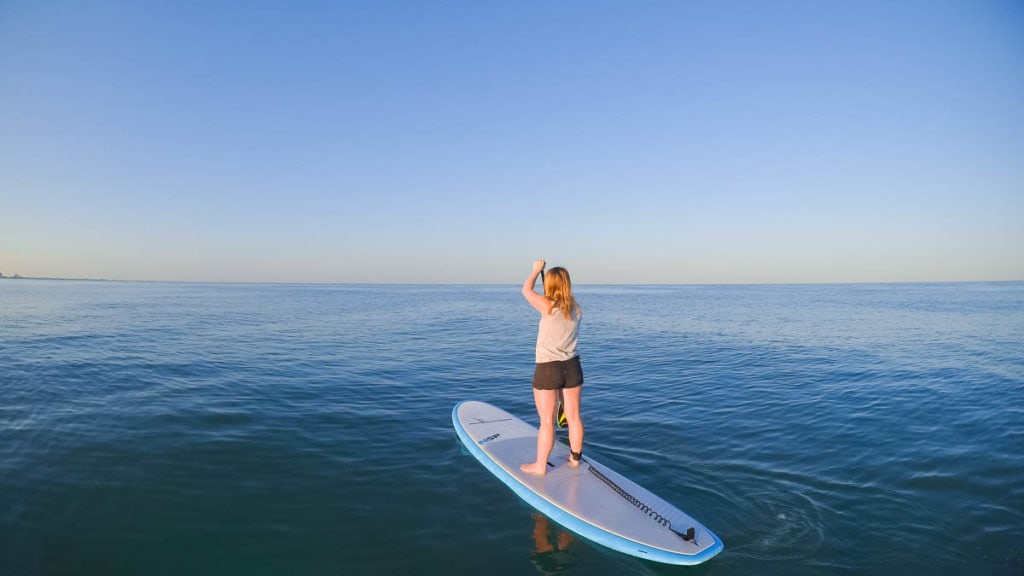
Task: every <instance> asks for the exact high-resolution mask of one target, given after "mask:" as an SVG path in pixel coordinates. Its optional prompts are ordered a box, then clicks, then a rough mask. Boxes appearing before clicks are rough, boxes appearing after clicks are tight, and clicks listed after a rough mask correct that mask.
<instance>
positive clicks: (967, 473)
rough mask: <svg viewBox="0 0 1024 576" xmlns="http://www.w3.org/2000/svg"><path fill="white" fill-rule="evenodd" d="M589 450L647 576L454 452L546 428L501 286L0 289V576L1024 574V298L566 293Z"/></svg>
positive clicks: (683, 290) (818, 291) (526, 329)
mask: <svg viewBox="0 0 1024 576" xmlns="http://www.w3.org/2000/svg"><path fill="white" fill-rule="evenodd" d="M577 295H578V297H579V300H580V303H581V305H582V307H583V311H584V323H583V325H582V328H581V336H580V350H581V356H582V358H583V366H584V371H585V374H586V384H585V386H584V393H583V394H584V397H583V410H584V418H585V421H586V424H587V452H588V453H589V454H590V455H592V456H594V457H595V458H597V459H599V460H600V461H602V462H603V463H605V464H608V465H609V466H611V467H612V468H615V469H617V470H619V471H620V472H624V473H626V474H627V475H628V476H629V477H630V478H631V479H633V480H634V481H636V482H638V483H639V484H641V485H643V486H645V487H646V488H648V489H650V490H651V491H653V492H655V493H656V494H658V495H660V496H661V497H663V498H665V499H666V500H668V501H670V502H673V503H675V504H676V505H677V506H678V507H679V508H681V509H683V510H685V511H687V512H689V513H690V514H691V515H693V516H694V517H695V518H697V519H698V520H700V521H701V522H703V523H704V524H706V525H707V526H708V527H709V528H711V529H712V530H714V531H715V532H716V533H717V534H718V535H719V536H720V537H721V538H722V539H723V541H724V542H725V550H724V551H723V552H722V553H721V554H720V555H719V556H717V557H716V558H714V559H713V560H711V561H710V562H708V563H707V564H704V565H702V566H699V567H696V568H678V567H669V566H661V565H656V564H651V563H647V562H645V561H642V560H637V559H634V558H631V557H627V556H623V555H620V554H617V553H615V552H610V551H607V550H605V549H602V548H600V547H597V546H594V545H591V544H589V543H587V542H586V541H582V540H579V539H576V538H573V537H572V536H571V535H570V534H567V533H564V532H562V531H561V530H559V529H558V527H557V526H555V525H550V524H549V523H548V522H546V521H545V519H544V518H543V517H538V516H536V515H535V514H532V513H531V510H530V509H529V508H527V507H526V506H525V505H524V504H522V503H521V501H520V500H519V499H518V498H517V497H516V496H515V495H514V494H513V493H512V492H511V491H510V490H509V489H508V488H506V487H505V486H504V485H503V484H501V483H500V482H499V481H498V480H497V479H495V478H494V477H493V476H491V475H490V474H489V473H488V472H487V471H486V470H485V469H484V468H483V466H481V465H480V464H478V463H477V462H476V461H475V460H473V459H472V458H471V457H469V456H465V455H463V454H462V453H461V451H460V448H459V445H458V443H457V440H456V439H455V435H454V432H453V430H452V424H451V410H452V408H453V406H454V405H455V404H456V403H457V402H458V401H460V400H464V399H478V400H485V401H488V402H491V403H494V404H497V405H498V406H501V407H502V408H505V409H506V410H509V411H511V412H513V413H514V414H517V415H520V416H521V417H523V418H524V419H526V420H527V421H529V422H536V416H535V414H534V412H533V404H532V398H531V393H530V377H531V375H532V369H533V341H534V337H535V334H536V321H537V318H536V316H535V313H534V312H532V309H531V308H529V306H528V305H527V304H526V303H525V301H523V300H522V298H521V296H520V295H519V289H518V287H517V286H363V285H248V284H175V283H128V282H73V281H37V280H0V574H4V575H6V574H11V575H36V574H40V575H49V574H90V575H92V574H97V575H103V574H112V575H120V574H129V575H131V574H147V575H150V574H151V575H162V574H168V575H181V574H288V575H292V574H299V575H302V574H309V575H319V574H331V575H335V574H454V575H459V574H478V573H479V574H489V575H490V574H538V573H541V574H548V573H564V574H585V575H591V574H596V575H600V574H608V575H620V574H730V575H733V574H780V575H800V574H851V575H852V574H858V575H860V574H900V575H903V574H923V575H927V576H937V575H940V574H970V575H971V576H981V575H987V574H998V575H1011V574H1017V575H1019V574H1024V283H995V284H985V283H976V284H975V283H972V284H892V285H824V286H823V285H813V286H582V287H578V288H577Z"/></svg>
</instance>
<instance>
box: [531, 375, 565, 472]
mask: <svg viewBox="0 0 1024 576" xmlns="http://www.w3.org/2000/svg"><path fill="white" fill-rule="evenodd" d="M557 401H558V391H557V390H537V389H536V388H534V389H533V402H534V403H535V404H536V405H537V416H540V430H538V431H537V460H535V461H534V462H531V463H529V464H523V465H522V466H520V467H519V469H520V470H522V471H523V472H529V473H530V474H537V475H538V476H543V475H544V474H546V473H547V471H548V456H550V455H551V448H553V447H554V445H555V405H556V403H557ZM577 412H578V410H577Z"/></svg>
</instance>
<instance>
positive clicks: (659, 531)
mask: <svg viewBox="0 0 1024 576" xmlns="http://www.w3.org/2000/svg"><path fill="white" fill-rule="evenodd" d="M452 423H453V424H454V426H455V432H456V433H457V434H458V436H459V439H460V440H461V441H462V444H463V445H464V446H465V447H466V449H467V450H468V451H469V453H470V454H472V455H473V456H474V457H475V458H476V459H477V460H479V461H480V462H481V463H482V464H483V465H484V467H485V468H487V470H488V471H489V472H491V474H494V475H495V476H496V477H497V478H498V479H499V480H501V481H502V482H504V483H505V484H506V485H507V486H508V487H509V488H511V489H512V491H513V492H515V493H516V495H517V496H519V497H520V498H522V499H523V500H524V501H526V503H527V504H529V505H530V506H532V507H534V508H535V509H537V511H539V512H541V513H542V514H544V515H545V516H547V517H548V518H551V519H552V520H554V521H555V522H558V523H559V524H561V525H562V526H563V527H565V528H566V529H568V530H570V531H572V532H575V533H576V534H578V535H580V536H582V537H583V538H586V539H588V540H591V541H593V542H596V543H598V544H601V545H603V546H606V547H608V548H611V549H613V550H617V551H619V552H623V553H625V554H629V555H631V556H636V557H638V558H644V559H646V560H652V561H654V562H661V563H665V564H681V565H693V564H700V563H701V562H705V561H707V560H708V559H710V558H711V557H713V556H714V555H716V554H718V553H719V552H721V551H722V541H721V540H719V538H718V536H715V534H714V533H713V532H712V531H711V530H709V529H708V528H706V527H705V526H703V525H702V524H701V523H699V522H697V521H696V520H694V519H693V518H691V517H690V516H689V515H687V514H686V513H685V512H683V511H681V510H679V509H678V508H676V507H675V506H673V505H672V504H669V503H668V502H666V501H665V500H662V499H661V498H659V497H658V496H655V495H654V494H653V493H651V492H650V491H648V490H646V489H644V488H642V487H640V486H639V485H637V484H636V483H634V482H632V481H630V480H628V479H627V478H626V477H624V476H622V475H621V474H619V473H617V472H615V471H613V470H611V469H609V468H608V467H607V466H604V465H602V464H600V463H598V462H597V461H596V460H594V459H593V458H591V457H590V456H588V455H586V454H584V456H583V459H582V461H581V462H580V465H579V466H578V467H573V466H570V465H569V463H568V458H569V448H568V447H567V446H565V445H563V444H561V443H559V442H556V443H555V447H554V449H553V450H552V451H551V457H550V459H549V461H548V472H547V474H546V475H544V476H535V475H533V474H527V473H525V472H523V471H521V470H520V469H519V465H520V464H523V463H525V462H532V461H533V460H534V458H536V451H537V428H535V427H533V426H531V425H530V424H527V423H526V422H523V421H522V420H520V419H519V418H516V417H515V416H513V415H512V414H509V413H508V412H506V411H504V410H502V409H501V408H498V407H496V406H492V405H491V404H487V403H486V402H477V401H473V400H467V401H464V402H460V403H459V404H457V405H456V406H455V409H454V410H452Z"/></svg>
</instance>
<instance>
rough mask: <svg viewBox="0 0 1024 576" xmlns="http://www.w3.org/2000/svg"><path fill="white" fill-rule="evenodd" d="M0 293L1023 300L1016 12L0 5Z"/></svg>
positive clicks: (1021, 6)
mask: <svg viewBox="0 0 1024 576" xmlns="http://www.w3.org/2000/svg"><path fill="white" fill-rule="evenodd" d="M0 212H2V214H3V224H2V225H0V272H2V273H3V274H6V275H12V274H16V273H17V274H20V275H22V276H60V277H88V278H108V279H134V280H186V281H258V282H401V283H420V282H422V283H438V282H439V283H449V282H451V283H518V282H521V281H522V278H523V277H524V276H525V275H526V273H527V272H528V271H529V268H530V263H531V262H532V260H533V259H534V258H536V257H542V256H543V257H546V258H547V259H548V260H549V262H550V263H551V264H552V265H564V266H566V267H568V268H569V269H570V271H571V272H572V273H573V279H574V281H575V282H577V283H770V282H878V281H947V280H948V281H958V280H1024V3H1021V2H1017V1H1009V0H1008V1H988V0H979V1H972V2H959V1H957V2H949V1H942V0H939V1H916V0H907V1H899V2H892V1H888V0H886V1H870V0H864V1H861V0H858V1H853V2H838V1H829V0H825V1H817V0H815V1H799V2H797V1H786V0H783V1H779V2H765V1H749V2H739V1H726V2H698V1H692V2H691V1H682V2H667V1H650V2H626V1H622V2H610V1H586V2H584V1H554V2H539V1H524V2H480V1H476V0H473V1H469V0H467V1H445V2H433V1H424V2H390V1H379V2H378V1H366V2H333V1H330V2H329V1H323V2H305V1H298V2H135V1H91V0H82V1H60V0H57V1H42V2H37V1H20V0H8V1H0Z"/></svg>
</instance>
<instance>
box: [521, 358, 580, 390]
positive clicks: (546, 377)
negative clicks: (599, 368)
mask: <svg viewBox="0 0 1024 576" xmlns="http://www.w3.org/2000/svg"><path fill="white" fill-rule="evenodd" d="M582 385H583V366H582V365H581V364H580V357H579V356H576V357H574V358H570V359H569V360H558V361H555V362H541V363H539V364H537V367H536V368H535V369H534V371H533V387H534V388H536V389H537V390H561V389H562V388H576V387H577V386H582Z"/></svg>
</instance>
